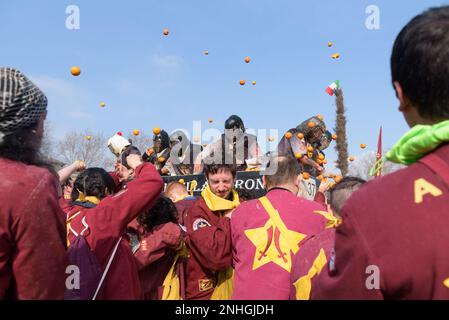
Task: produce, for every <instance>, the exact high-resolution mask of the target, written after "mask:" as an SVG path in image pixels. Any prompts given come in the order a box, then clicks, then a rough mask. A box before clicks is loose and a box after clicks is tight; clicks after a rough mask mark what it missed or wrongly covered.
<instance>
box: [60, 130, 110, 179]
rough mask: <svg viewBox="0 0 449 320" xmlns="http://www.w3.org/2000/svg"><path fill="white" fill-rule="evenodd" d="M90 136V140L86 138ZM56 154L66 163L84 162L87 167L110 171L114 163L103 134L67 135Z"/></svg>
mask: <svg viewBox="0 0 449 320" xmlns="http://www.w3.org/2000/svg"><path fill="white" fill-rule="evenodd" d="M88 136H89V137H90V140H88V139H87V138H86V137H88ZM55 154H56V156H57V157H58V158H59V159H60V160H61V161H63V162H65V163H73V162H74V161H76V160H83V161H84V162H85V163H86V165H87V167H101V168H104V169H107V170H110V169H111V168H112V167H113V163H114V161H113V160H112V159H110V158H111V156H110V155H109V152H108V149H107V143H106V138H105V137H104V135H103V133H96V134H93V133H91V132H90V130H86V131H85V132H76V131H72V132H69V133H67V134H66V135H65V137H64V138H63V139H62V140H61V141H59V142H58V143H56V147H55Z"/></svg>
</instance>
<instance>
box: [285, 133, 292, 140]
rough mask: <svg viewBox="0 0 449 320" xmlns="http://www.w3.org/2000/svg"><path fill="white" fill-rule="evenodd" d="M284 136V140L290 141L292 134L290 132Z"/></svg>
mask: <svg viewBox="0 0 449 320" xmlns="http://www.w3.org/2000/svg"><path fill="white" fill-rule="evenodd" d="M284 136H285V138H286V139H291V138H292V137H293V134H292V133H291V132H286V133H285V135H284Z"/></svg>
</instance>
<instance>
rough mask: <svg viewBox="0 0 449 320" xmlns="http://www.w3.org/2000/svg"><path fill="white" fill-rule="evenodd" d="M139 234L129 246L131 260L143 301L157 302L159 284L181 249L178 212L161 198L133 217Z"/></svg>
mask: <svg viewBox="0 0 449 320" xmlns="http://www.w3.org/2000/svg"><path fill="white" fill-rule="evenodd" d="M137 221H138V223H139V226H141V227H143V229H144V231H143V232H142V233H140V232H135V233H134V235H135V236H137V237H138V239H139V241H138V242H135V246H133V252H134V258H135V259H136V261H137V266H138V268H139V277H140V283H141V286H142V290H143V293H144V297H145V300H160V299H161V298H162V293H163V291H164V287H163V282H164V280H165V278H166V276H167V274H168V272H169V270H170V268H171V266H172V265H173V263H174V260H175V257H176V254H177V251H178V250H179V249H180V248H181V246H182V232H181V228H180V227H179V225H178V212H177V210H176V207H175V205H174V204H173V202H172V201H171V200H170V199H168V198H166V197H164V196H161V197H160V198H159V199H158V200H157V202H156V204H155V205H154V206H153V207H152V208H151V209H150V210H148V211H147V212H145V213H143V214H141V215H139V216H138V217H137Z"/></svg>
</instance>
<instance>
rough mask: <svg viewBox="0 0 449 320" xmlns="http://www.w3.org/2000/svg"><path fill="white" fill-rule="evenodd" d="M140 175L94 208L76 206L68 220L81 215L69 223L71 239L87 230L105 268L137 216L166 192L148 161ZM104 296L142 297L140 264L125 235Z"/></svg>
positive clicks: (106, 281) (120, 297)
mask: <svg viewBox="0 0 449 320" xmlns="http://www.w3.org/2000/svg"><path fill="white" fill-rule="evenodd" d="M135 172H136V178H135V179H134V180H133V181H131V182H129V183H128V184H127V188H126V189H125V190H123V191H122V192H119V193H117V194H116V195H114V196H108V197H106V198H104V199H103V200H102V201H101V202H100V203H99V204H98V205H97V206H96V207H94V208H91V209H86V208H82V207H80V206H75V207H74V208H73V210H72V211H71V212H70V213H69V215H68V219H70V217H73V216H74V215H75V214H76V213H77V212H81V213H80V214H78V215H77V216H76V217H75V218H74V219H73V220H72V221H71V222H70V223H69V224H68V225H67V228H68V238H69V241H70V242H72V241H74V240H75V238H76V235H75V234H74V232H73V231H75V232H76V233H80V232H82V230H83V229H85V225H83V220H84V223H85V224H87V225H88V229H87V231H86V232H85V233H84V236H85V237H86V240H87V243H88V244H89V246H90V248H91V250H92V251H93V252H94V254H95V256H96V257H97V259H98V261H99V262H100V263H101V265H102V266H103V269H104V268H105V267H106V264H107V263H108V260H109V257H110V256H111V253H112V251H113V248H114V247H115V245H116V243H117V241H118V240H119V239H120V237H122V236H123V234H124V232H125V230H126V227H127V225H128V224H129V223H130V222H131V221H132V220H133V219H134V218H136V216H137V215H138V214H139V213H141V212H144V211H145V210H148V209H149V208H150V207H151V205H152V203H153V202H154V201H155V200H156V199H157V197H158V196H159V194H160V192H161V191H162V186H163V182H162V179H161V177H160V175H159V173H158V172H157V171H156V169H155V168H154V166H153V165H152V164H149V163H144V164H141V165H140V166H138V167H137V168H136V170H135ZM101 299H105V300H106V299H107V300H115V299H128V300H130V299H142V292H141V288H140V282H139V276H138V271H137V265H136V262H135V260H134V257H133V254H132V251H131V247H130V245H129V243H128V240H127V238H126V237H123V238H122V240H121V243H120V245H119V247H118V250H117V253H116V255H115V257H114V260H113V262H112V264H111V267H110V269H109V272H108V274H107V276H106V278H105V281H104V284H103V293H102V296H101Z"/></svg>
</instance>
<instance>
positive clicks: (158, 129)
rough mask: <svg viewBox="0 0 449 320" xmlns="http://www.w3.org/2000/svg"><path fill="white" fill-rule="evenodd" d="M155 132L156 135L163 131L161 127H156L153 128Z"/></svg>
mask: <svg viewBox="0 0 449 320" xmlns="http://www.w3.org/2000/svg"><path fill="white" fill-rule="evenodd" d="M153 133H154V134H155V135H158V134H159V133H161V128H159V127H154V128H153Z"/></svg>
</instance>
